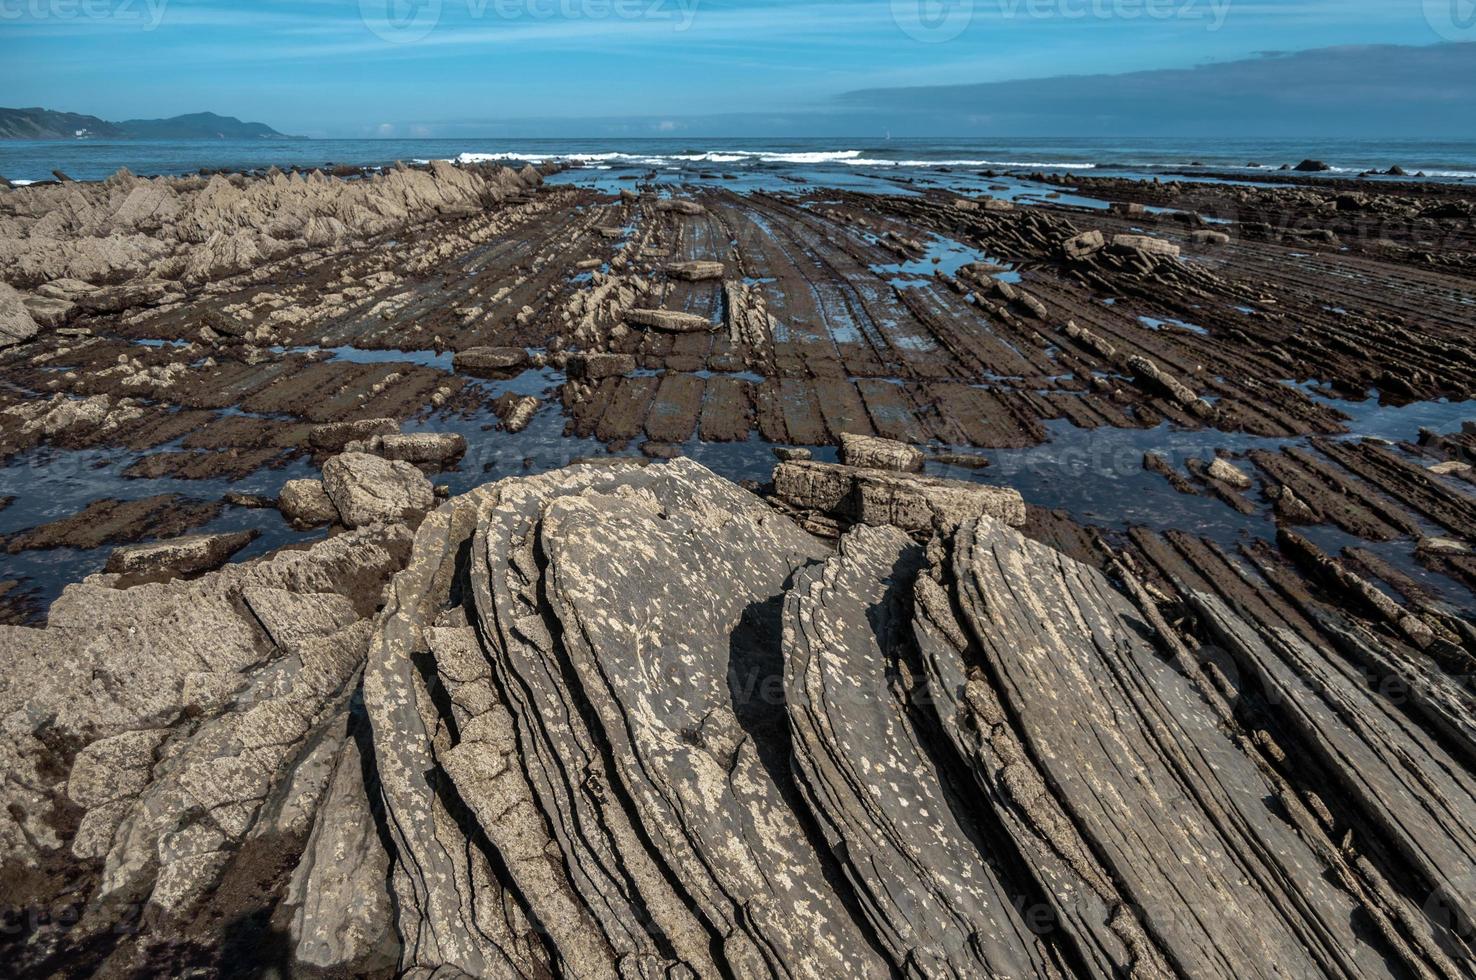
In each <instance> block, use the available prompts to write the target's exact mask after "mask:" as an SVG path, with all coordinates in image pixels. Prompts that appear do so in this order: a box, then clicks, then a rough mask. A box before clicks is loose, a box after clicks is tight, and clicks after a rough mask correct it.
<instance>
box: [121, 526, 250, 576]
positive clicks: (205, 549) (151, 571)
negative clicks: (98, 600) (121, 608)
mask: <svg viewBox="0 0 1476 980" xmlns="http://www.w3.org/2000/svg"><path fill="white" fill-rule="evenodd" d="M258 533H259V532H257V531H255V530H251V531H234V532H232V533H229V534H190V535H186V536H185V537H181V538H170V539H169V540H167V541H151V542H148V543H146V544H129V545H124V546H123V547H121V548H114V549H113V553H112V555H110V556H109V557H108V567H107V570H108V571H109V572H113V573H115V574H120V575H198V574H199V573H201V572H209V571H213V570H214V569H217V568H219V567H220V566H222V565H224V564H225V563H226V562H227V561H229V560H230V557H231V555H234V554H235V553H236V552H238V551H240V550H241V549H242V548H244V547H246V546H247V545H248V544H250V543H251V542H252V541H254V540H256V536H257V534H258Z"/></svg>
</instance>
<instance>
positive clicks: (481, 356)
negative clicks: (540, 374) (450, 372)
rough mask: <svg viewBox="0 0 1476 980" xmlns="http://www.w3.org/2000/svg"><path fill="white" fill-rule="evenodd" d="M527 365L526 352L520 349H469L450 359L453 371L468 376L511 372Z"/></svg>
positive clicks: (457, 353) (458, 352)
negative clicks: (488, 372) (464, 373)
mask: <svg viewBox="0 0 1476 980" xmlns="http://www.w3.org/2000/svg"><path fill="white" fill-rule="evenodd" d="M528 363H529V358H528V352H527V351H526V350H524V349H523V348H521V347H469V348H467V349H466V350H463V351H457V352H456V354H455V355H454V356H453V357H452V358H451V366H452V367H453V368H454V369H455V370H457V371H462V372H466V373H469V374H475V373H477V372H479V371H491V372H501V371H512V370H516V369H518V368H523V367H527V366H528Z"/></svg>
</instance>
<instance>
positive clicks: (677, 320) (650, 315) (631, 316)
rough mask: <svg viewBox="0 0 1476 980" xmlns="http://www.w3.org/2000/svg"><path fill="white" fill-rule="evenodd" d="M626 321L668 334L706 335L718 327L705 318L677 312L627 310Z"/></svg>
mask: <svg viewBox="0 0 1476 980" xmlns="http://www.w3.org/2000/svg"><path fill="white" fill-rule="evenodd" d="M625 319H626V321H627V322H628V323H634V324H637V325H639V326H642V327H650V328H651V329H652V330H663V331H666V332H667V333H706V332H708V331H709V330H716V329H717V326H718V325H717V324H715V323H713V322H712V321H711V320H709V319H708V318H707V317H705V316H698V315H697V314H695V313H680V312H677V311H676V310H627V311H626V313H625Z"/></svg>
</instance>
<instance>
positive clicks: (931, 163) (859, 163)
mask: <svg viewBox="0 0 1476 980" xmlns="http://www.w3.org/2000/svg"><path fill="white" fill-rule="evenodd" d="M845 162H846V163H848V164H850V165H851V166H853V167H1030V168H1032V169H1035V170H1095V169H1096V168H1097V165H1096V164H1095V163H1064V162H1061V161H1049V162H1039V161H1037V162H1031V161H1020V160H881V159H870V158H864V157H862V158H857V159H854V160H847V161H845Z"/></svg>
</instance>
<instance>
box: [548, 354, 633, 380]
mask: <svg viewBox="0 0 1476 980" xmlns="http://www.w3.org/2000/svg"><path fill="white" fill-rule="evenodd" d="M635 369H636V362H635V358H634V357H632V356H631V355H630V354H599V353H594V354H570V355H569V359H568V360H567V361H565V362H564V372H565V373H566V374H567V375H568V376H569V377H571V378H575V379H580V380H583V381H599V380H601V379H602V378H618V377H620V376H622V375H626V374H630V373H631V372H632V371H634V370H635Z"/></svg>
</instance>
